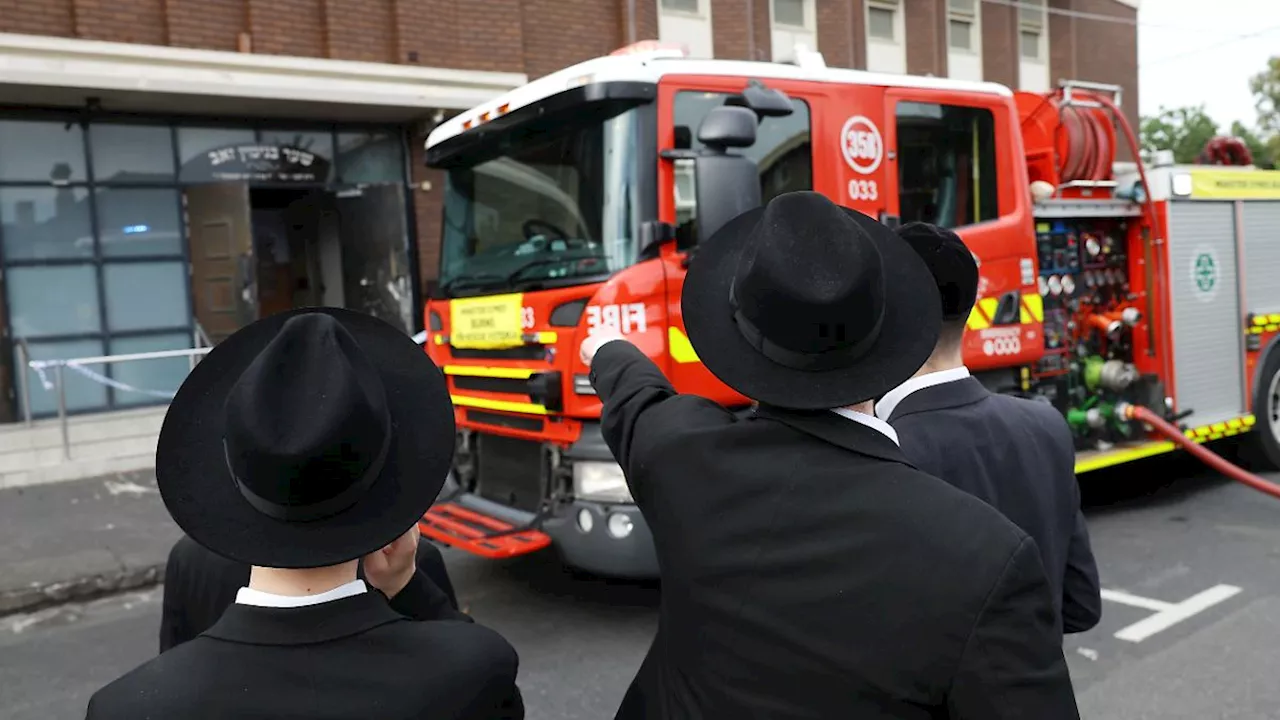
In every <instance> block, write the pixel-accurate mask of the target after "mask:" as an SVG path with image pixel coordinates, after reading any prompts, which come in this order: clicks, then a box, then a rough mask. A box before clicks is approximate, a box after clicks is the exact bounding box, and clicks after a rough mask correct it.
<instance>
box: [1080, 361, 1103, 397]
mask: <svg viewBox="0 0 1280 720" xmlns="http://www.w3.org/2000/svg"><path fill="white" fill-rule="evenodd" d="M1105 362H1106V361H1105V360H1103V359H1102V358H1100V357H1098V356H1097V355H1093V356H1090V357H1087V358H1085V359H1084V364H1083V367H1082V368H1081V374H1082V375H1083V376H1084V385H1085V387H1087V388H1089V389H1090V390H1097V389H1098V386H1099V385H1101V384H1102V366H1103V364H1104V363H1105Z"/></svg>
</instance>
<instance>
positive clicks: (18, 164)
mask: <svg viewBox="0 0 1280 720" xmlns="http://www.w3.org/2000/svg"><path fill="white" fill-rule="evenodd" d="M86 177H87V176H86V174H85V161H84V130H82V129H81V128H80V126H79V125H76V124H70V125H68V124H67V123H66V122H61V121H59V122H39V121H36V122H33V121H26V120H0V180H5V181H15V182H81V181H84V180H85V179H86Z"/></svg>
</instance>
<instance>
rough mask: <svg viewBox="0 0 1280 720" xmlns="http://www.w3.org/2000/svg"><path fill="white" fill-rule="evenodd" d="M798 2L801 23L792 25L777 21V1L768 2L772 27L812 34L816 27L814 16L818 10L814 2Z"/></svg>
mask: <svg viewBox="0 0 1280 720" xmlns="http://www.w3.org/2000/svg"><path fill="white" fill-rule="evenodd" d="M799 2H800V15H801V20H802V23H801V24H800V25H793V24H791V23H787V22H779V21H778V0H769V20H770V21H771V22H772V23H773V26H774V27H775V28H779V29H782V30H791V31H796V30H801V31H804V32H813V29H814V26H815V25H817V17H816V15H817V10H818V9H817V7H816V6H815V4H814V0H799Z"/></svg>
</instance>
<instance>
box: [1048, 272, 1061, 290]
mask: <svg viewBox="0 0 1280 720" xmlns="http://www.w3.org/2000/svg"><path fill="white" fill-rule="evenodd" d="M1049 292H1050V293H1051V294H1053V295H1058V294H1061V293H1062V278H1059V277H1058V276H1057V275H1050V276H1049Z"/></svg>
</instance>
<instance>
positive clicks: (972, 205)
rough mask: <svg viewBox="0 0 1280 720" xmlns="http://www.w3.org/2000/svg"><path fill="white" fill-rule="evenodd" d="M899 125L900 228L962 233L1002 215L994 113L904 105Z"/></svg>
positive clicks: (969, 108)
mask: <svg viewBox="0 0 1280 720" xmlns="http://www.w3.org/2000/svg"><path fill="white" fill-rule="evenodd" d="M897 124H898V205H899V212H900V214H901V217H902V222H904V223H905V222H914V221H923V222H929V223H933V224H935V225H940V226H942V227H960V226H963V225H973V224H975V223H980V222H985V221H987V220H994V219H995V218H996V217H997V216H998V215H999V203H998V198H997V189H996V143H995V118H994V117H993V116H992V114H991V111H990V110H986V109H983V108H972V107H960V106H955V105H938V104H933V103H916V102H900V103H898V110H897Z"/></svg>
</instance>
